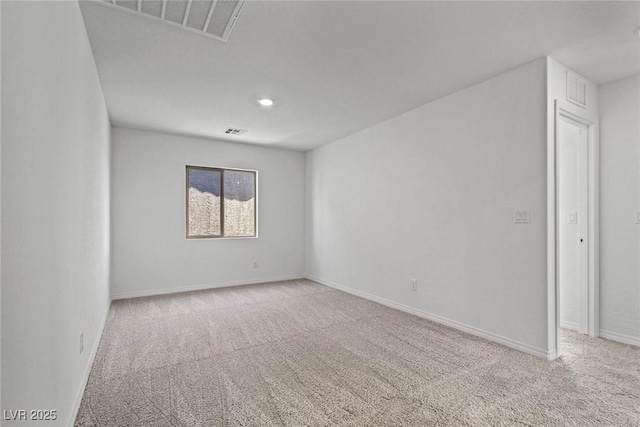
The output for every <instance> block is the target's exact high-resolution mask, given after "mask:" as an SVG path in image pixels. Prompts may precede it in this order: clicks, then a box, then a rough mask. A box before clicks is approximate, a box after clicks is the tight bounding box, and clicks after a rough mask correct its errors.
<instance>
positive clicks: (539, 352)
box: [306, 276, 556, 360]
mask: <svg viewBox="0 0 640 427" xmlns="http://www.w3.org/2000/svg"><path fill="white" fill-rule="evenodd" d="M306 278H307V279H309V280H313V281H314V282H318V283H320V284H322V285H325V286H329V287H330V288H334V289H338V290H340V291H344V292H346V293H349V294H352V295H355V296H358V297H361V298H364V299H367V300H370V301H373V302H377V303H379V304H382V305H386V306H387V307H391V308H395V309H397V310H400V311H404V312H405V313H409V314H413V315H416V316H418V317H422V318H424V319H427V320H431V321H433V322H436V323H440V324H442V325H446V326H449V327H452V328H454V329H458V330H460V331H463V332H467V333H469V334H471V335H475V336H478V337H480V338H484V339H486V340H489V341H493V342H495V343H498V344H502V345H504V346H506V347H509V348H513V349H515V350H518V351H522V352H524V353H527V354H531V355H533V356H536V357H540V358H542V359H546V360H553V359H555V357H556V356H555V352H554V351H547V350H544V349H541V348H537V347H534V346H531V345H529V344H525V343H522V342H519V341H516V340H512V339H510V338H507V337H503V336H501V335H498V334H494V333H493V332H489V331H485V330H483V329H480V328H476V327H474V326H470V325H466V324H464V323H461V322H457V321H455V320H451V319H447V318H446V317H442V316H438V315H436V314H432V313H428V312H426V311H423V310H420V309H417V308H413V307H409V306H406V305H404V304H400V303H397V302H394V301H391V300H388V299H385V298H380V297H377V296H375V295H372V294H369V293H366V292H362V291H358V290H356V289H353V288H350V287H348V286H343V285H338V284H337V283H333V282H330V281H328V280H323V279H319V278H317V277H313V276H306Z"/></svg>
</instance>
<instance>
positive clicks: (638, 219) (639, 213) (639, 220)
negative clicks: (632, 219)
mask: <svg viewBox="0 0 640 427" xmlns="http://www.w3.org/2000/svg"><path fill="white" fill-rule="evenodd" d="M636 224H640V212H638V213H637V214H636Z"/></svg>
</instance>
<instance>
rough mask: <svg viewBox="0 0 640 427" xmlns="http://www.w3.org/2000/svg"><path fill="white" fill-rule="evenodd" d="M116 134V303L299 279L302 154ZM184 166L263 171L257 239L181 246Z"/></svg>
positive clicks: (127, 132) (125, 131)
mask: <svg viewBox="0 0 640 427" xmlns="http://www.w3.org/2000/svg"><path fill="white" fill-rule="evenodd" d="M112 135H113V147H112V148H113V169H112V175H113V206H112V218H113V223H112V233H113V234H112V242H113V264H112V286H113V296H114V297H125V296H132V295H146V294H154V293H162V292H171V291H180V290H190V289H197V288H206V287H213V286H217V285H230V284H244V283H251V282H260V281H269V280H279V279H285V278H292V277H301V276H302V274H303V270H304V154H303V153H300V152H294V151H287V150H279V149H273V148H263V147H255V146H251V145H240V144H233V143H227V142H219V141H212V140H205V139H196V138H191V137H185V136H176V135H169V134H162V133H155V132H146V131H140V130H131V129H124V128H113V130H112ZM186 165H195V166H215V167H227V168H238V169H252V170H257V171H258V238H240V239H186V238H185V235H186V206H185V166H186ZM254 260H255V261H257V263H258V267H257V268H253V261H254Z"/></svg>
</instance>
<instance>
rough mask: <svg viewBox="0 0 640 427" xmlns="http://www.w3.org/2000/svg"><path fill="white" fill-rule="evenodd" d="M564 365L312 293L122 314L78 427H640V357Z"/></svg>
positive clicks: (216, 293) (240, 291)
mask: <svg viewBox="0 0 640 427" xmlns="http://www.w3.org/2000/svg"><path fill="white" fill-rule="evenodd" d="M563 348H564V350H565V352H566V355H565V356H563V357H562V358H561V359H560V360H558V361H556V362H545V361H543V360H539V359H537V358H535V357H533V356H529V355H526V354H523V353H520V352H518V351H514V350H510V349H507V348H505V347H502V346H500V345H497V344H493V343H490V342H488V341H485V340H483V339H480V338H476V337H474V336H471V335H468V334H465V333H462V332H458V331H456V330H454V329H450V328H447V327H444V326H441V325H438V324H435V323H432V322H429V321H426V320H423V319H420V318H418V317H415V316H411V315H408V314H405V313H402V312H398V311H395V310H392V309H389V308H386V307H384V306H381V305H378V304H375V303H372V302H369V301H366V300H363V299H360V298H357V297H354V296H351V295H349V294H345V293H343V292H339V291H335V290H332V289H330V288H327V287H324V286H321V285H318V284H316V283H314V282H310V281H307V280H299V281H288V282H278V283H268V284H262V285H252V286H243V287H235V288H224V289H217V290H209V291H199V292H190V293H183V294H175V295H168V296H159V297H148V298H137V299H130V300H120V301H115V302H114V303H113V306H112V308H111V312H110V314H109V319H108V323H107V326H106V328H105V331H104V335H103V336H102V342H101V344H100V348H99V350H98V354H97V356H96V360H95V363H94V365H93V368H92V371H91V376H90V378H89V383H88V385H87V388H86V391H85V394H84V398H83V400H82V404H81V407H80V411H79V414H78V418H77V420H76V426H109V427H111V426H281V425H289V426H304V425H308V426H330V425H341V426H436V425H438V426H441V425H451V426H466V425H473V426H478V425H504V426H512V425H531V426H551V425H563V426H595V425H598V426H640V349H638V348H637V347H632V346H626V345H622V344H617V343H614V342H610V341H606V340H602V339H589V338H585V337H582V336H580V335H577V334H574V333H570V332H563Z"/></svg>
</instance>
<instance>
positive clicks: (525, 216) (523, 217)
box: [513, 209, 531, 224]
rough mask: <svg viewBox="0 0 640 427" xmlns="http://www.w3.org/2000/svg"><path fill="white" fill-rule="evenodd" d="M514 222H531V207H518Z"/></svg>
mask: <svg viewBox="0 0 640 427" xmlns="http://www.w3.org/2000/svg"><path fill="white" fill-rule="evenodd" d="M513 222H515V223H516V224H529V223H530V222H531V213H530V212H529V209H516V210H515V211H514V215H513Z"/></svg>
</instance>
